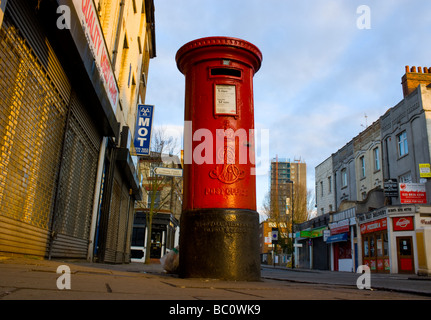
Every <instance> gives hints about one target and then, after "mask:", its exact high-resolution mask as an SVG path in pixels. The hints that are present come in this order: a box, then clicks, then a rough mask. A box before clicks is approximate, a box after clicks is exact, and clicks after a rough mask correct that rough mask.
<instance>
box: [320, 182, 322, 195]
mask: <svg viewBox="0 0 431 320" xmlns="http://www.w3.org/2000/svg"><path fill="white" fill-rule="evenodd" d="M320 196H321V197H323V181H320Z"/></svg>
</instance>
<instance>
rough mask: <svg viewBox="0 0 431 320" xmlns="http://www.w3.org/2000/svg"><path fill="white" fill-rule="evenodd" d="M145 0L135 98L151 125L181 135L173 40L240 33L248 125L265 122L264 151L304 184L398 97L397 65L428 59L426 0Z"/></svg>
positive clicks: (429, 62) (262, 186) (429, 11)
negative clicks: (253, 66) (287, 164)
mask: <svg viewBox="0 0 431 320" xmlns="http://www.w3.org/2000/svg"><path fill="white" fill-rule="evenodd" d="M154 4H155V32H156V57H155V58H153V59H151V61H150V67H149V72H148V79H147V80H148V81H147V83H148V85H147V94H146V100H145V103H146V104H151V105H154V106H155V111H154V112H155V113H154V126H155V127H163V128H165V129H168V130H167V132H169V133H170V134H171V135H173V136H175V135H178V136H181V135H182V127H183V125H184V93H185V80H184V75H183V74H181V72H180V71H179V70H178V69H177V66H176V63H175V54H176V52H177V51H178V49H179V48H180V47H181V46H183V45H184V44H185V43H187V42H189V41H192V40H195V39H198V38H203V37H210V36H228V37H235V38H241V39H244V40H246V41H248V42H251V43H253V44H254V45H256V46H257V47H258V48H259V49H260V51H261V52H262V54H263V61H262V66H261V68H260V70H259V71H258V72H257V73H256V74H255V76H254V79H253V87H254V116H255V128H256V130H257V134H259V130H262V132H263V130H269V135H270V140H269V146H268V148H269V157H270V159H272V158H275V157H276V156H278V157H279V158H287V159H290V160H291V161H294V160H295V159H301V160H302V161H303V162H305V163H306V164H307V189H309V190H311V191H312V192H313V193H314V186H315V181H314V173H315V167H316V166H317V165H319V164H320V163H322V162H323V161H324V160H325V159H327V158H328V157H329V156H331V154H332V153H334V152H336V151H337V150H338V149H340V148H342V147H343V146H344V145H345V144H346V143H347V142H349V141H350V140H351V139H352V138H353V137H355V136H357V135H358V134H359V133H360V132H361V131H362V130H364V129H365V127H366V126H367V125H370V124H371V123H372V122H374V121H376V120H377V119H378V118H379V117H380V116H381V115H383V114H384V113H385V112H386V111H387V110H388V109H389V108H391V107H393V106H395V105H396V104H397V103H398V102H399V101H401V100H402V99H403V96H402V88H401V77H402V76H403V74H404V73H405V66H406V65H409V66H427V67H431V41H430V38H431V1H429V0H360V1H357V0H301V1H298V0H294V1H293V0H266V1H261V0H260V1H257V0H217V1H215V0H183V1H174V0H154ZM364 6H365V7H364ZM180 141H181V140H180ZM256 142H257V145H258V146H257V148H258V149H259V150H260V146H259V144H260V143H261V141H260V139H259V138H258V139H257V141H256ZM180 143H181V142H180ZM262 143H264V141H263V142H262ZM258 154H259V152H258ZM261 169H262V170H260V171H259V172H260V174H259V175H257V179H256V196H257V207H258V208H260V207H261V206H262V203H263V200H264V197H265V194H266V193H267V192H268V190H269V176H268V173H269V166H268V168H267V169H265V168H261ZM262 172H263V173H262ZM258 211H259V209H258Z"/></svg>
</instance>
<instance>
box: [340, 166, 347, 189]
mask: <svg viewBox="0 0 431 320" xmlns="http://www.w3.org/2000/svg"><path fill="white" fill-rule="evenodd" d="M341 186H342V187H347V170H346V169H342V170H341Z"/></svg>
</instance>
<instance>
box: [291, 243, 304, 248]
mask: <svg viewBox="0 0 431 320" xmlns="http://www.w3.org/2000/svg"><path fill="white" fill-rule="evenodd" d="M293 246H294V247H295V248H302V243H294V244H293Z"/></svg>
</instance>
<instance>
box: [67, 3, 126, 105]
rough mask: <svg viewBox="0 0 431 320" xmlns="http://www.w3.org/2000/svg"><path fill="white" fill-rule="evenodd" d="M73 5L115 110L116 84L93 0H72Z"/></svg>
mask: <svg viewBox="0 0 431 320" xmlns="http://www.w3.org/2000/svg"><path fill="white" fill-rule="evenodd" d="M73 5H74V6H75V10H76V13H77V14H78V18H79V21H80V23H81V26H82V29H83V30H84V34H85V37H86V38H87V42H88V45H89V47H90V50H91V53H92V55H93V58H94V63H95V65H96V67H97V69H98V71H99V74H100V76H101V79H102V81H103V86H104V87H105V91H106V94H107V96H108V99H109V102H110V103H111V107H112V110H113V111H114V112H115V111H116V108H117V103H118V86H117V81H116V80H115V76H114V72H113V71H112V66H111V61H110V58H109V54H108V50H107V48H106V44H105V38H104V37H103V32H102V28H101V27H100V23H99V18H98V13H97V10H96V8H95V7H94V2H93V0H73Z"/></svg>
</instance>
